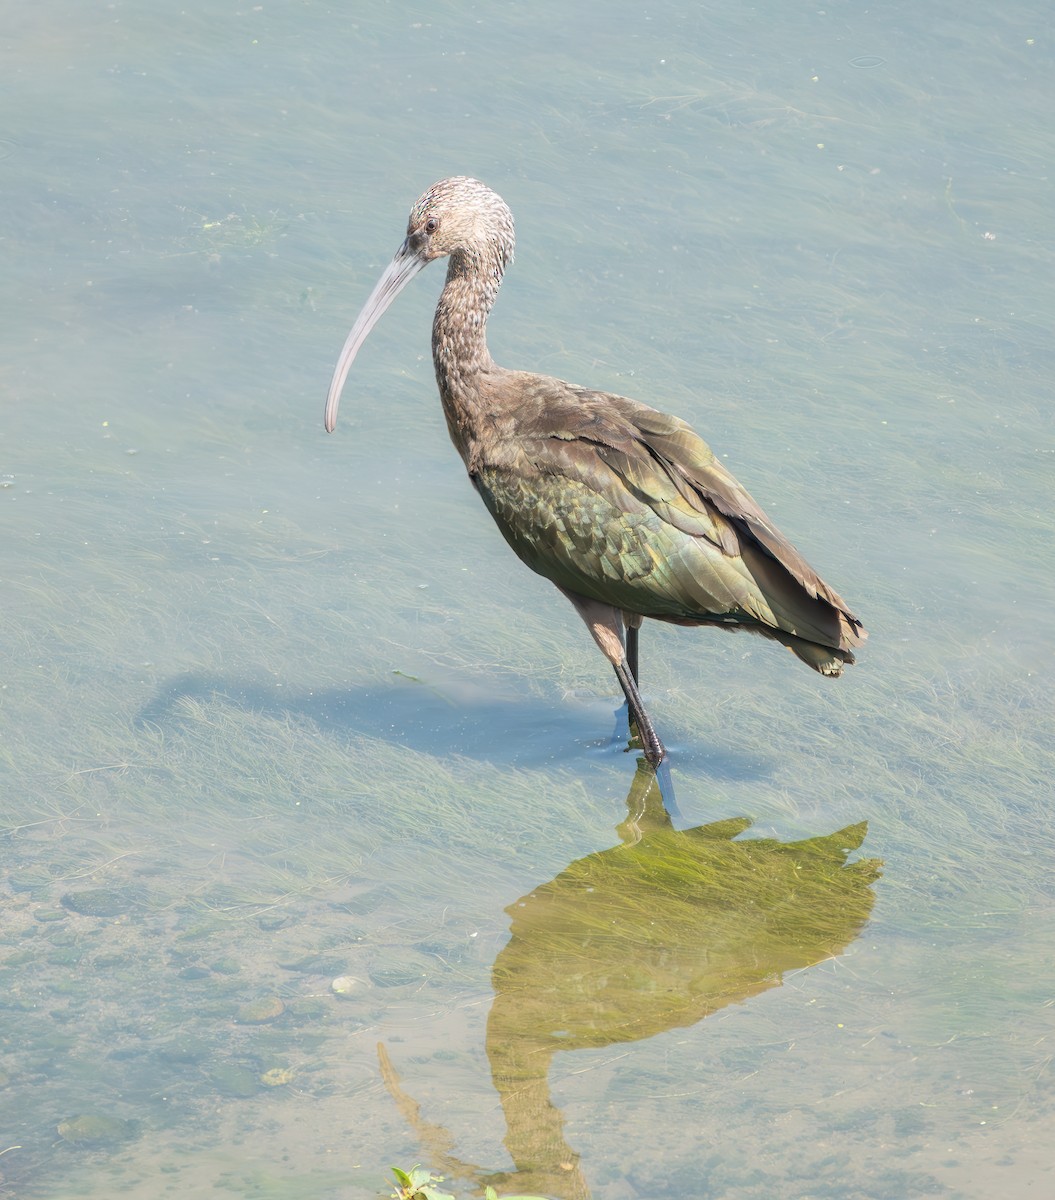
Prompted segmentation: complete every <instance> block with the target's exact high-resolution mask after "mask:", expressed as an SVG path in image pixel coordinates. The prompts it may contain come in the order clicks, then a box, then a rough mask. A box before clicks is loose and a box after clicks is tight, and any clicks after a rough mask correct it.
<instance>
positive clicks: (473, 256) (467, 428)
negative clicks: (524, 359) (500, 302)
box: [432, 251, 504, 460]
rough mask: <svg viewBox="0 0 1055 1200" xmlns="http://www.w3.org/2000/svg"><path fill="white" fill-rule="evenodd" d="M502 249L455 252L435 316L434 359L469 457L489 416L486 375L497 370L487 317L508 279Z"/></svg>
mask: <svg viewBox="0 0 1055 1200" xmlns="http://www.w3.org/2000/svg"><path fill="white" fill-rule="evenodd" d="M503 266H504V264H503V263H502V261H501V258H500V257H499V256H498V254H497V253H487V252H486V251H483V252H480V253H476V252H472V251H459V252H458V253H457V254H453V255H451V258H450V263H449V266H448V268H447V282H446V284H445V285H444V288H443V294H442V295H441V296H440V300H439V304H438V305H437V306H436V316H435V318H434V319H433V322H432V360H433V363H434V364H435V367H436V382H437V384H438V385H439V389H440V397H441V399H442V401H443V410H444V413H445V415H446V417H447V427H448V428H449V430H450V434H451V439H452V440H453V442H454V444H455V446H456V447H457V448H458V451H459V453H460V454H461V455H462V457H463V458H465V459H466V460H468V452H469V449H470V445H471V443H472V442H473V441H474V440H475V432H476V429H477V427H478V426H479V423H480V421H481V419H482V418H483V415H484V412H483V407H484V406H483V400H482V396H481V388H480V382H481V379H480V377H481V376H483V375H488V374H490V373H491V372H493V371H495V370H497V368H496V366H495V362H494V359H493V358H492V357H491V352H490V351H489V350H488V349H487V318H488V316H489V314H490V312H491V308H492V306H493V305H494V302H495V297H496V296H497V295H498V289H499V286H500V285H501V283H502V271H503Z"/></svg>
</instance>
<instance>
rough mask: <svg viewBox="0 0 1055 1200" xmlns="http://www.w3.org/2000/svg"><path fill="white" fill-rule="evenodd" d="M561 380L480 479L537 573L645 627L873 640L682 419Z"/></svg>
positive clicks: (841, 642)
mask: <svg viewBox="0 0 1055 1200" xmlns="http://www.w3.org/2000/svg"><path fill="white" fill-rule="evenodd" d="M534 379H535V380H538V377H537V376H536V377H534ZM539 382H540V383H541V381H539ZM545 382H546V383H547V384H549V383H550V382H551V381H548V380H547V381H545ZM552 383H553V385H554V386H553V390H552V392H550V391H549V390H548V389H547V390H546V391H545V392H544V393H543V392H539V391H537V390H536V393H535V394H534V395H532V397H531V399H532V401H533V403H530V404H528V405H527V406H526V407H525V406H522V407H521V408H520V409H519V410H518V413H517V419H516V422H515V433H512V434H511V436H510V437H509V439H508V441H507V443H506V445H507V448H508V450H509V452H510V454H512V455H513V456H514V457H515V460H516V461H513V459H512V458H506V457H505V456H502V455H499V456H498V457H497V458H496V460H495V461H494V463H493V465H488V466H487V467H485V468H484V470H483V471H482V472H481V473H480V474H479V477H478V478H477V486H478V487H479V488H480V491H481V494H482V495H483V497H484V501H485V503H487V505H488V507H489V508H490V509H491V512H492V515H493V516H494V517H495V520H496V521H497V522H498V524H499V527H500V528H501V529H502V532H503V533H504V534H505V536H506V538H507V540H508V541H509V542H510V544H511V545H512V546H513V548H514V549H515V550H516V552H517V553H518V554H519V555H520V557H521V558H522V559H523V560H524V561H525V562H527V563H528V565H529V566H531V567H532V568H533V569H534V570H536V571H538V572H539V573H540V574H542V575H545V576H546V577H547V578H549V579H551V580H552V581H553V582H555V583H557V584H558V585H559V586H562V587H565V588H566V589H569V590H572V591H579V592H581V593H582V594H584V595H587V596H593V597H594V598H596V599H600V600H604V601H606V602H608V603H612V604H615V605H617V606H619V607H622V608H624V609H626V610H627V611H630V612H641V613H642V614H643V615H646V616H661V617H662V616H665V617H666V619H692V618H693V617H696V618H698V619H704V620H720V619H724V618H725V617H728V618H729V619H732V620H744V621H747V622H757V623H759V624H760V625H763V626H768V627H770V628H774V629H782V630H784V631H787V632H792V633H794V634H796V635H797V636H801V637H804V638H807V639H811V640H813V639H815V640H817V641H819V642H821V643H823V644H827V645H833V646H837V647H842V648H843V649H848V648H849V646H851V645H855V644H857V643H858V642H859V641H862V640H863V636H864V635H863V630H861V628H860V623H859V622H858V621H857V619H856V618H855V617H853V615H852V614H851V613H850V612H849V609H848V608H847V606H846V604H845V603H844V602H843V600H842V599H841V598H840V597H839V596H838V594H837V593H836V592H834V591H833V590H832V589H831V588H829V587H828V586H827V585H826V584H825V583H824V582H823V580H821V579H820V577H819V576H818V575H817V573H816V572H815V571H814V570H813V569H812V568H811V567H810V566H809V564H808V563H807V562H806V561H805V559H803V558H802V556H801V555H800V554H799V553H798V552H797V551H796V550H795V548H794V547H793V546H792V545H791V543H790V542H788V540H787V539H786V538H785V537H784V536H783V535H782V534H781V533H780V532H779V530H778V529H777V528H776V527H775V526H774V525H773V523H772V522H771V521H770V520H769V518H768V517H767V516H766V515H765V513H764V512H763V511H762V509H761V508H760V507H759V506H758V504H756V503H755V501H754V500H753V499H752V497H751V496H750V495H749V493H748V492H747V491H746V490H745V489H744V488H743V487H742V486H741V485H740V484H739V483H738V482H737V480H736V479H735V478H734V477H733V476H732V475H731V474H730V473H729V471H727V470H726V468H725V467H723V466H722V465H721V463H720V462H718V460H717V459H716V458H715V457H714V455H713V453H712V452H711V450H710V448H709V447H708V446H707V444H706V442H704V441H703V439H702V438H700V437H699V436H698V435H697V434H696V433H694V432H693V430H692V429H691V428H690V427H689V426H688V425H687V424H685V422H683V421H680V420H678V419H677V418H676V417H670V416H667V415H666V414H664V413H660V412H657V411H656V410H654V409H650V408H647V407H646V406H644V405H641V404H638V403H637V402H635V401H632V400H628V399H626V398H625V397H621V396H613V395H609V394H607V393H596V392H589V391H586V390H585V389H578V388H574V387H573V386H572V385H568V384H561V383H558V381H552ZM537 387H538V385H537V384H536V389H537ZM833 610H834V611H833Z"/></svg>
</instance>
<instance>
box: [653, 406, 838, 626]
mask: <svg viewBox="0 0 1055 1200" xmlns="http://www.w3.org/2000/svg"><path fill="white" fill-rule="evenodd" d="M635 409H636V411H635V412H634V417H633V420H634V424H635V426H636V427H637V429H638V430H639V431H640V435H641V439H642V442H643V444H644V445H645V446H647V447H648V450H649V451H650V453H651V454H652V455H653V456H654V457H655V459H656V460H657V461H658V462H660V463H662V464H663V466H664V468H665V470H666V472H667V473H668V474H669V475H670V476H671V478H672V479H674V480H676V481H677V485H678V494H679V496H680V497H682V499H683V500H684V502H685V504H686V505H687V507H688V508H689V509H690V510H692V509H695V508H697V507H699V506H702V507H703V508H704V509H706V510H709V511H713V510H717V511H718V512H719V513H720V514H721V515H722V516H723V517H725V518H727V519H728V521H730V522H731V523H732V526H733V528H734V529H735V530H736V533H737V535H738V536H739V540H740V545H739V546H736V547H732V548H730V547H729V546H728V545H726V544H723V546H722V548H723V550H725V551H726V553H742V552H743V544H744V541H745V539H747V538H749V539H751V540H753V541H754V542H755V543H756V544H757V545H758V546H760V547H761V548H762V549H763V550H765V552H766V553H767V554H769V555H770V556H771V557H772V558H774V559H775V560H776V561H777V562H778V563H779V564H780V565H781V566H782V567H783V568H784V569H785V570H786V571H787V572H788V573H789V574H790V575H791V576H792V577H793V578H794V579H795V580H797V582H798V583H800V584H801V585H802V586H803V587H804V588H805V589H806V591H807V593H808V594H809V595H810V596H813V597H816V598H819V599H821V600H824V601H826V602H827V603H828V604H831V605H832V606H833V607H834V608H837V609H839V610H840V611H841V612H843V613H844V614H845V615H846V616H847V617H851V619H854V618H852V616H851V614H850V611H849V608H848V607H847V605H846V602H845V601H844V600H843V599H842V597H841V596H839V594H838V593H837V592H835V591H834V590H833V589H832V588H830V587H829V586H828V585H827V584H826V583H825V582H824V580H823V579H821V577H820V576H819V575H818V574H817V572H816V571H815V570H814V569H813V568H812V567H811V566H810V565H809V563H808V562H807V561H806V560H805V559H804V558H803V557H802V555H801V554H800V553H799V552H798V550H796V549H795V547H794V546H793V545H792V544H791V542H789V541H788V539H787V538H786V537H785V536H784V535H783V534H782V533H781V532H780V530H779V529H777V527H776V526H775V525H774V524H773V522H772V521H771V520H770V519H769V517H767V516H766V514H765V512H763V510H762V508H761V507H760V506H759V505H758V503H757V502H756V501H755V499H754V498H753V497H752V496H751V494H750V493H749V492H748V491H747V489H746V488H745V487H744V486H743V485H742V484H741V483H740V482H739V481H738V480H737V479H736V478H735V476H734V475H732V473H731V472H730V471H728V470H727V469H726V468H725V467H724V466H723V465H722V464H721V462H719V460H718V459H717V458H715V456H714V454H713V452H712V451H711V448H710V447H709V446H708V445H707V443H706V442H705V441H704V440H703V439H702V438H701V437H700V436H699V435H698V434H696V433H695V432H694V431H693V430H692V429H691V428H690V427H689V426H688V425H687V424H686V423H685V422H684V421H681V420H679V419H678V418H677V417H670V416H667V415H666V414H665V413H660V412H656V411H654V410H653V409H648V408H644V407H643V406H640V405H637V406H635Z"/></svg>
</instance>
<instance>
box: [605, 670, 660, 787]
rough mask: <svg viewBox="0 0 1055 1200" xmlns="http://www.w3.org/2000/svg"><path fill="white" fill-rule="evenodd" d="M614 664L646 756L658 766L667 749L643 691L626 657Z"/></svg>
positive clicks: (631, 718) (616, 675)
mask: <svg viewBox="0 0 1055 1200" xmlns="http://www.w3.org/2000/svg"><path fill="white" fill-rule="evenodd" d="M612 666H613V667H615V677H616V679H618V680H619V686H620V687H621V688H622V689H623V695H624V696H625V697H626V704H627V708H629V710H630V720H631V721H632V722H633V724H634V725H636V726H637V735H638V737H639V738H640V739H641V749H642V750H643V751H644V754H645V758H647V759H648V761H649V762H650V763H651V764H652V765H653V766H654V767H658V766H659V764H660V763H661V762H662V761H663V760H664V759H665V758H666V757H667V751H666V749H665V748H664V745H663V743H662V742H661V741H660V740H659V734H658V733H656V727H655V725H653V724H652V718H651V717H650V716H649V715H648V713H647V712H646V711H645V704H644V701H643V700H642V699H641V693H640V692H639V691H638V690H637V684H636V683H635V682H634V677H633V675H631V673H630V668H629V666H628V665H627V663H626V661H625V659H624V661H623V662H621V663H612Z"/></svg>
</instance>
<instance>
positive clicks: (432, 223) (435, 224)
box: [425, 217, 440, 233]
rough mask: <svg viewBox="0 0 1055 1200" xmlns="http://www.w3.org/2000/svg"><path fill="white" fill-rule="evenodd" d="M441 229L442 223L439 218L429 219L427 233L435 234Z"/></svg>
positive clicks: (426, 226)
mask: <svg viewBox="0 0 1055 1200" xmlns="http://www.w3.org/2000/svg"><path fill="white" fill-rule="evenodd" d="M439 227H440V222H439V218H438V217H429V219H428V220H427V221H426V222H425V232H426V233H435V232H436V230H437V229H439Z"/></svg>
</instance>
